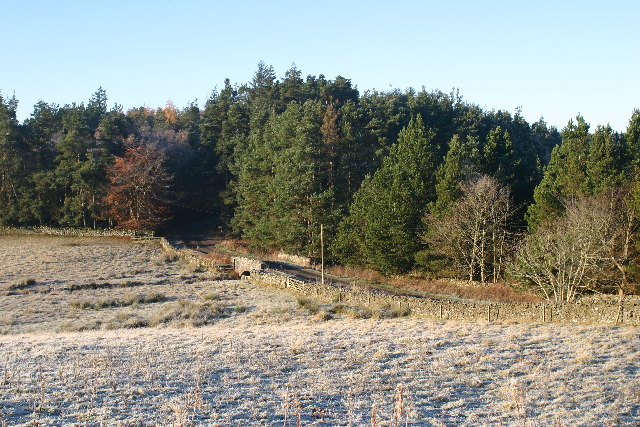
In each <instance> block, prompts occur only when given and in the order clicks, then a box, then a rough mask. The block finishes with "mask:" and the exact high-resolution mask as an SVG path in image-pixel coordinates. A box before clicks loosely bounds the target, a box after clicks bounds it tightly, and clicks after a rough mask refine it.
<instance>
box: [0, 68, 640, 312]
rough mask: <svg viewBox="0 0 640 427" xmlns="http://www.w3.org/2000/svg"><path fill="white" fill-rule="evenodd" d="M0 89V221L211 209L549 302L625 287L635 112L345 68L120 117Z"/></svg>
mask: <svg viewBox="0 0 640 427" xmlns="http://www.w3.org/2000/svg"><path fill="white" fill-rule="evenodd" d="M17 106H18V100H17V99H16V98H15V96H14V97H7V96H6V95H4V96H3V95H2V94H0V200H1V201H0V203H1V206H0V226H12V227H22V226H39V225H47V226H55V227H84V228H128V229H145V230H157V231H160V232H162V231H163V230H167V229H170V228H171V227H175V226H176V225H178V224H184V223H188V222H190V221H194V220H196V219H199V218H204V217H214V218H216V220H217V221H218V225H219V226H220V227H221V228H222V229H223V230H225V232H226V233H228V234H232V235H235V236H237V237H239V238H242V239H246V240H247V241H248V242H251V244H252V245H253V246H255V247H258V248H262V249H269V250H270V249H274V250H282V251H285V252H287V253H291V254H296V255H302V256H307V257H311V258H318V257H319V256H320V225H321V224H322V225H323V230H324V236H323V237H324V244H325V256H326V257H328V259H329V260H330V261H331V262H334V263H340V264H344V265H354V266H362V267H366V268H371V269H374V270H377V271H379V272H381V273H382V274H385V275H395V274H404V273H408V272H419V273H420V274H424V275H429V276H432V277H457V278H461V279H469V280H474V281H479V282H494V281H499V280H504V279H507V280H509V281H510V282H512V283H517V284H518V285H517V286H522V287H530V288H531V289H533V290H535V291H536V292H538V293H540V295H542V296H544V297H546V298H547V299H549V300H555V301H571V300H573V299H574V298H576V296H578V295H580V294H582V293H585V292H618V293H620V294H624V293H629V292H634V290H635V286H634V284H635V283H636V282H637V275H638V266H639V265H640V264H639V259H638V255H639V250H640V247H639V246H638V233H640V228H639V227H638V222H639V220H640V178H639V177H640V111H639V110H635V111H630V112H629V113H630V119H629V125H628V128H627V129H626V131H625V132H623V133H618V132H615V131H613V130H612V129H611V128H610V127H608V126H598V127H597V128H595V129H592V128H591V127H590V125H589V123H588V122H587V120H586V119H585V118H583V117H581V116H579V115H578V116H577V117H574V118H571V119H570V120H568V123H567V125H566V126H565V127H564V128H563V129H561V130H558V129H556V128H554V127H552V126H549V125H547V124H546V123H545V122H544V120H542V119H540V120H539V121H537V122H535V123H528V122H527V121H526V120H525V119H524V118H523V117H522V115H521V114H520V112H519V111H515V112H514V113H509V112H506V111H495V110H491V111H487V110H486V109H482V108H480V107H479V106H478V105H475V104H473V103H469V102H466V101H465V100H463V98H462V97H461V96H460V94H459V93H458V92H457V91H452V92H451V93H444V92H441V91H430V92H428V91H426V90H424V89H423V90H420V91H416V90H413V89H409V90H405V91H401V90H392V91H386V92H380V91H366V92H364V93H360V92H359V91H358V90H357V88H356V86H355V85H354V84H353V83H352V82H351V81H350V80H349V79H347V78H344V77H341V76H337V77H335V78H334V79H327V78H325V76H323V75H319V76H312V75H308V76H306V77H304V78H303V75H302V72H301V71H300V70H298V69H297V68H296V67H295V66H293V67H292V68H291V69H289V70H288V71H286V73H285V75H284V77H278V76H277V75H276V73H275V71H274V69H273V68H272V67H270V66H268V65H266V64H264V63H262V62H261V63H259V64H258V68H257V71H256V72H255V74H254V76H253V78H252V80H251V81H250V82H248V83H245V84H232V83H231V81H230V80H229V79H227V80H225V81H224V83H223V85H222V87H221V88H220V89H218V90H214V91H213V93H211V95H210V96H209V98H208V99H207V100H206V102H205V104H204V107H202V108H201V107H200V106H199V104H198V103H197V102H195V101H194V102H193V103H191V104H190V105H187V106H186V107H184V108H180V109H178V108H177V107H176V106H175V105H173V104H172V103H171V102H168V103H167V104H166V105H165V106H164V107H161V108H156V109H151V108H146V107H140V108H133V109H130V110H128V111H124V110H123V108H122V107H121V106H119V105H118V104H115V106H114V107H113V108H111V109H109V108H108V105H107V93H106V92H105V91H104V90H103V89H102V88H100V89H98V90H97V91H96V92H95V93H94V94H93V95H92V96H91V97H90V99H89V100H88V101H86V102H81V103H77V104H76V103H74V104H71V105H64V106H60V105H56V104H49V103H46V102H44V101H40V102H38V103H37V104H36V105H35V106H34V107H33V112H32V113H31V115H30V117H29V118H28V119H26V120H24V122H22V123H20V122H19V121H18V119H17V116H16V112H17Z"/></svg>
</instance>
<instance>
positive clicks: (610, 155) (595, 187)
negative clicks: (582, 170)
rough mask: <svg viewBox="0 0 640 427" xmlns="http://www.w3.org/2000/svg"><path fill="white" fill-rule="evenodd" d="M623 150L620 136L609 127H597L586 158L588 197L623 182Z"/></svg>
mask: <svg viewBox="0 0 640 427" xmlns="http://www.w3.org/2000/svg"><path fill="white" fill-rule="evenodd" d="M623 162H624V149H623V146H622V141H621V137H620V135H618V134H616V133H615V132H613V130H612V129H611V126H598V127H597V128H596V131H595V133H594V134H593V136H592V138H591V142H590V144H589V156H588V158H587V165H586V170H587V178H588V192H589V194H590V195H592V194H598V193H601V192H602V191H604V190H607V189H612V188H613V187H616V186H619V185H622V183H623V182H624V169H625V167H624V166H625V165H624V163H623Z"/></svg>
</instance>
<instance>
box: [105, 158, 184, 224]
mask: <svg viewBox="0 0 640 427" xmlns="http://www.w3.org/2000/svg"><path fill="white" fill-rule="evenodd" d="M163 161H164V154H163V152H162V151H161V150H158V149H155V148H153V147H149V146H137V147H131V148H128V149H127V150H126V152H125V154H124V156H123V157H116V160H115V163H114V165H113V167H112V168H111V169H110V170H109V173H108V180H109V192H108V194H107V196H106V202H107V205H108V206H110V209H109V214H110V216H111V218H112V219H113V221H114V222H115V227H116V228H128V229H137V230H154V229H157V228H158V227H159V226H161V225H162V224H164V223H165V222H166V221H168V220H169V219H170V218H171V210H170V208H169V207H168V196H169V194H170V192H171V187H172V181H173V177H172V176H171V175H170V174H168V173H167V171H166V169H165V168H164V166H163Z"/></svg>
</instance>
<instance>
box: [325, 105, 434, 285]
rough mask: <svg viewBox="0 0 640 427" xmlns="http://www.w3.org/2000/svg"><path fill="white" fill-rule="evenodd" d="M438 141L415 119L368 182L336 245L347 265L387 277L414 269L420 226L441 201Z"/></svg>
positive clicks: (340, 232) (359, 193) (356, 197)
mask: <svg viewBox="0 0 640 427" xmlns="http://www.w3.org/2000/svg"><path fill="white" fill-rule="evenodd" d="M433 137H434V133H433V132H431V131H427V130H426V129H425V127H424V124H423V122H422V118H421V117H420V116H418V117H416V118H415V119H412V120H411V121H410V123H409V125H408V126H407V127H406V128H404V129H403V130H402V131H401V132H400V134H399V136H398V142H397V144H395V145H393V146H392V147H391V150H390V152H389V154H388V155H387V156H386V157H385V158H384V160H383V162H382V165H381V167H380V168H379V169H378V170H377V171H376V172H375V173H374V174H373V175H369V176H367V177H366V178H365V180H364V182H363V183H362V186H361V187H360V189H359V190H358V192H357V193H356V194H355V196H354V202H353V204H352V205H351V207H350V209H349V215H348V217H347V218H346V219H345V220H344V221H343V222H342V224H341V226H340V230H339V232H338V236H337V242H336V244H335V245H334V251H335V253H336V255H337V257H338V258H339V259H340V260H341V261H343V262H346V263H364V264H366V265H368V266H370V267H372V268H375V269H377V270H379V271H381V272H383V273H386V274H388V273H399V272H402V271H407V270H409V269H410V268H412V267H413V265H414V255H415V253H416V252H417V251H418V249H419V246H420V242H419V239H418V229H419V227H420V221H421V218H422V216H423V214H424V211H425V207H426V206H427V203H429V202H431V201H432V200H433V199H434V196H435V194H434V185H435V182H434V173H435V169H436V156H437V154H436V153H437V152H438V147H437V146H436V145H435V144H433Z"/></svg>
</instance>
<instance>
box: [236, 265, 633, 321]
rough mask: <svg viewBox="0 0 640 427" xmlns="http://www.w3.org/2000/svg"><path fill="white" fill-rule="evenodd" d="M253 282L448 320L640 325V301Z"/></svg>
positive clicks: (257, 276) (260, 276) (275, 279)
mask: <svg viewBox="0 0 640 427" xmlns="http://www.w3.org/2000/svg"><path fill="white" fill-rule="evenodd" d="M249 280H251V281H252V282H255V283H258V284H262V285H267V286H275V287H278V288H282V289H289V290H292V291H294V292H296V293H298V294H301V295H305V296H308V297H313V298H316V299H318V300H322V301H326V302H333V303H338V302H340V303H344V304H351V305H357V306H367V307H381V306H390V307H394V308H398V309H409V310H411V312H412V313H413V314H416V315H419V316H424V317H430V318H436V319H446V320H464V321H490V322H494V321H497V322H542V323H544V322H562V323H598V324H609V325H614V324H616V321H618V322H619V323H621V324H623V325H632V326H640V301H638V300H630V301H625V302H624V303H623V305H622V309H621V308H620V306H619V304H618V302H617V301H613V300H609V301H608V300H599V301H597V300H594V301H583V302H577V303H571V304H569V303H564V304H562V303H556V304H554V303H489V302H468V301H456V300H437V299H430V298H419V297H411V296H398V295H389V294H383V293H378V292H372V291H366V290H362V289H355V288H354V289H343V288H336V287H331V286H328V285H322V284H320V283H316V282H312V281H306V280H303V279H301V278H298V277H294V276H291V275H287V274H282V273H277V272H271V271H258V270H255V271H252V272H251V277H250V278H249Z"/></svg>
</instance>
